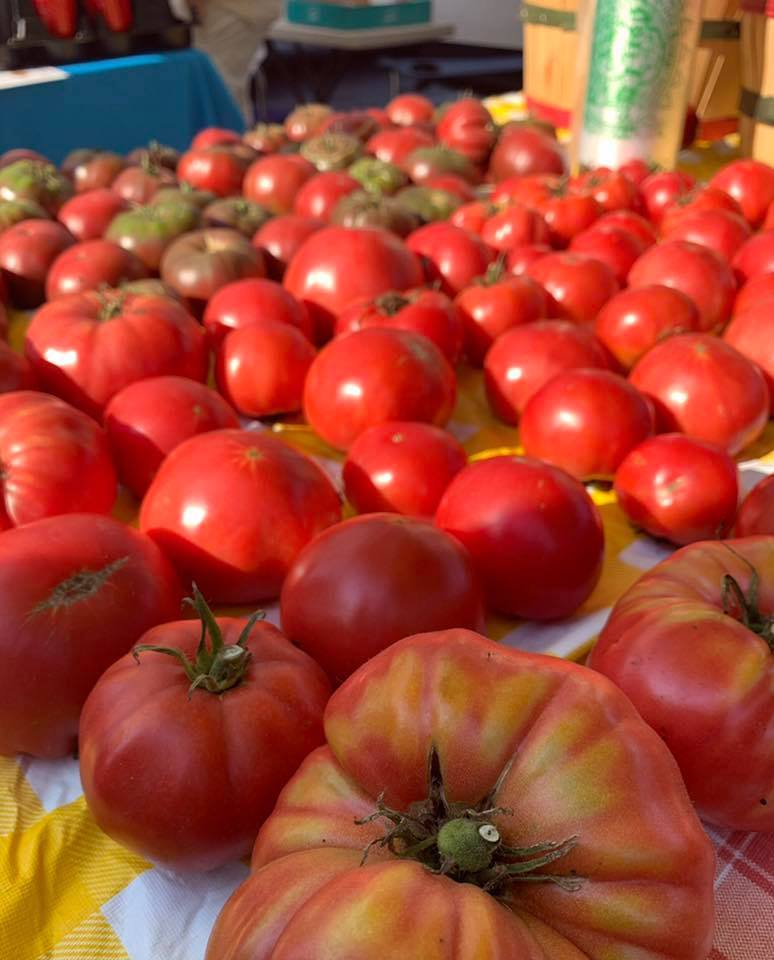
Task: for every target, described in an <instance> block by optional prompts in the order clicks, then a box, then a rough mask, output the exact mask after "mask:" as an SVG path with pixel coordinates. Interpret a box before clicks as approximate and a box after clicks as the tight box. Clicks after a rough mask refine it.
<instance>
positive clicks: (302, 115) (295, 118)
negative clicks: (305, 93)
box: [285, 103, 333, 143]
mask: <svg viewBox="0 0 774 960" xmlns="http://www.w3.org/2000/svg"><path fill="white" fill-rule="evenodd" d="M332 113H333V108H332V107H329V106H328V105H327V104H324V103H304V104H301V105H300V106H298V107H296V108H295V109H294V110H291V111H290V113H289V114H288V115H287V117H286V118H285V133H286V134H287V137H288V139H289V140H292V141H293V142H294V143H300V142H301V141H303V140H307V139H308V138H309V137H313V136H314V135H315V134H316V133H318V132H320V131H321V128H322V126H323V124H324V123H325V121H326V120H327V119H328V117H329V116H330V115H331V114H332Z"/></svg>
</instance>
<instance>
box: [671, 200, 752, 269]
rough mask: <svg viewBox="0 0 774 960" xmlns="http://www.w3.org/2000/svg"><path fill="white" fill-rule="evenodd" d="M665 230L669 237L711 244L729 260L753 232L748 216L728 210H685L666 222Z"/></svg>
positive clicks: (708, 245) (705, 244) (716, 251)
mask: <svg viewBox="0 0 774 960" xmlns="http://www.w3.org/2000/svg"><path fill="white" fill-rule="evenodd" d="M721 196H725V194H721ZM729 199H730V198H729ZM661 232H662V234H663V236H665V237H666V238H667V239H669V240H688V241H690V242H691V243H698V244H700V245H701V246H704V247H708V248H709V249H710V250H714V251H715V253H718V254H720V256H721V257H723V259H724V260H727V261H728V262H729V263H730V262H731V260H733V258H734V254H735V253H736V252H737V250H739V248H740V247H741V246H742V245H743V244H744V243H745V241H746V240H748V239H749V238H750V236H751V235H752V231H751V230H750V227H749V226H748V224H747V221H746V220H745V219H744V217H742V216H740V215H738V214H735V213H731V212H729V211H728V210H701V211H699V212H698V213H683V214H682V216H680V217H678V218H677V219H675V220H674V222H672V221H670V223H669V225H668V226H666V221H665V222H664V223H663V224H662V226H661Z"/></svg>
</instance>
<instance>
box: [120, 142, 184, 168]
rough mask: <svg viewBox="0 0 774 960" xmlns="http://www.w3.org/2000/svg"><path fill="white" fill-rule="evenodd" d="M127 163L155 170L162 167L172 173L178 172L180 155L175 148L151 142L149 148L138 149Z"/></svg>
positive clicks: (130, 155)
mask: <svg viewBox="0 0 774 960" xmlns="http://www.w3.org/2000/svg"><path fill="white" fill-rule="evenodd" d="M126 159H127V162H128V163H130V164H133V165H135V166H139V167H145V168H150V169H155V168H158V167H161V168H163V169H165V170H170V171H172V173H174V172H175V170H177V165H178V163H179V162H180V153H179V151H177V150H175V148H174V147H169V146H167V145H166V144H163V143H159V142H158V141H157V140H151V142H150V143H149V144H148V146H147V147H137V148H136V149H134V150H132V152H131V153H130V154H129V155H128V156H127V158H126Z"/></svg>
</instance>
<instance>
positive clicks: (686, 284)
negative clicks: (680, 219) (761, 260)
mask: <svg viewBox="0 0 774 960" xmlns="http://www.w3.org/2000/svg"><path fill="white" fill-rule="evenodd" d="M654 283H656V284H661V285H662V286H665V287H673V288H674V289H675V290H680V291H681V292H682V293H684V294H685V295H686V296H688V297H690V298H691V300H693V302H694V303H695V304H696V306H697V308H698V310H699V319H700V328H699V329H700V330H705V331H717V330H720V329H722V328H723V327H724V326H725V324H726V323H727V322H728V319H729V317H730V316H731V308H732V306H733V304H734V296H735V294H736V281H735V280H734V275H733V273H732V272H731V268H730V267H729V265H728V264H727V263H726V261H725V260H724V259H723V258H722V257H721V256H720V255H719V254H717V253H715V251H714V250H709V249H708V248H707V247H702V246H700V245H699V244H698V243H688V241H687V240H667V241H666V242H665V243H659V244H657V245H656V246H655V247H651V248H650V249H649V250H646V251H645V253H644V254H643V255H642V256H641V257H640V259H639V260H638V261H637V262H636V263H635V264H634V266H633V267H632V269H631V271H630V273H629V286H630V287H645V286H650V285H651V284H654Z"/></svg>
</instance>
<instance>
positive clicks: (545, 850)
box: [207, 630, 714, 960]
mask: <svg viewBox="0 0 774 960" xmlns="http://www.w3.org/2000/svg"><path fill="white" fill-rule="evenodd" d="M325 728H326V734H327V739H328V744H327V746H324V747H321V748H319V749H318V750H316V751H315V752H314V753H312V754H311V755H310V756H309V757H308V758H307V760H306V761H305V762H304V764H303V765H302V766H301V768H300V769H299V771H298V772H297V774H296V775H295V777H294V778H293V779H292V780H291V781H290V782H289V783H288V785H287V787H286V788H285V790H284V791H283V793H282V794H281V795H280V798H279V800H278V802H277V806H276V808H275V811H274V813H273V814H272V816H271V817H270V818H269V819H268V820H267V821H266V823H265V825H264V827H263V829H262V830H261V832H260V834H259V836H258V840H257V841H256V846H255V850H254V854H253V872H252V874H251V876H250V877H249V878H248V879H247V881H246V882H245V883H244V884H243V886H242V887H241V888H240V889H239V890H237V892H236V893H235V894H234V895H233V897H232V898H231V899H230V900H229V902H228V903H227V904H226V906H225V908H224V910H223V912H222V914H221V916H220V918H219V919H218V922H217V924H216V926H215V928H214V930H213V933H212V937H211V939H210V943H209V946H208V950H207V960H333V958H335V960H377V958H378V960H548V958H549V957H550V958H551V960H584V958H586V960H589V958H590V960H704V958H705V957H706V955H707V953H708V951H709V949H710V945H711V938H712V928H713V898H712V880H713V866H714V860H713V853H712V848H711V845H710V843H709V840H708V838H707V837H706V835H705V834H704V832H703V830H702V828H701V825H700V823H699V821H698V819H697V818H696V815H695V813H694V811H693V808H692V807H691V804H690V801H689V799H688V796H687V793H686V791H685V787H684V786H683V783H682V780H681V778H680V774H679V772H678V769H677V767H676V765H675V762H674V760H673V759H672V757H671V756H670V754H669V753H668V751H667V750H666V748H665V747H664V745H663V743H662V742H661V741H660V739H659V738H658V736H657V735H656V734H655V733H654V732H653V731H652V730H651V729H650V728H649V727H647V726H646V724H645V723H644V722H643V721H642V720H641V719H640V717H639V715H638V714H637V712H636V711H635V710H634V708H633V707H632V705H631V703H630V702H629V701H628V700H627V699H626V698H625V697H624V696H623V695H622V694H621V693H620V692H619V691H618V690H617V689H616V688H615V687H614V686H613V685H612V684H611V683H610V682H609V681H607V680H606V679H605V678H604V677H602V676H600V675H598V674H595V673H593V672H592V671H590V670H588V669H586V668H584V667H581V666H577V665H575V664H572V663H568V662H565V661H561V660H558V659H554V658H550V657H543V656H538V655H533V654H528V653H523V652H519V651H515V650H511V649H507V648H504V647H501V646H498V645H496V644H494V643H492V642H491V641H489V640H486V639H485V638H483V637H481V636H479V635H478V634H475V633H472V632H471V631H468V630H448V631H440V632H437V633H429V634H420V635H417V636H414V637H409V638H407V639H405V640H402V641H400V642H399V643H397V644H395V645H394V646H392V647H390V648H389V649H387V650H385V651H384V652H383V653H381V654H380V655H379V656H377V657H375V658H374V659H373V660H371V661H369V662H368V663H366V664H365V665H364V666H363V667H361V668H360V669H359V670H358V671H357V672H356V673H355V674H353V675H352V676H351V677H350V678H349V679H348V680H347V681H346V682H345V683H344V684H343V686H341V687H340V688H339V690H338V691H337V692H336V693H335V694H334V695H333V697H332V699H331V700H330V703H329V705H328V708H327V711H326V716H325ZM428 796H429V798H430V799H429V800H427V801H425V798H427V797H428ZM423 801H424V802H423ZM398 811H402V812H403V813H404V814H405V816H403V817H401V815H400V814H399V813H398ZM439 811H444V814H443V816H440V817H439V816H438V814H439ZM431 812H432V814H433V815H431ZM375 813H376V814H377V816H376V817H374V816H373V815H374V814H375ZM362 821H365V822H362ZM450 822H451V823H452V827H450V828H449V829H448V830H446V828H447V827H448V825H449V823H450ZM460 825H461V826H460ZM436 828H440V829H438V830H437V831H436ZM388 830H392V840H390V841H389V842H387V840H386V838H385V834H386V833H387V831H388ZM460 830H461V833H460ZM434 831H435V832H434ZM471 832H472V834H473V839H472V841H471V842H470V844H469V843H468V840H465V843H464V844H462V845H460V844H459V843H458V839H459V837H460V836H461V835H462V834H464V835H465V836H466V837H467V836H468V834H469V833H471ZM451 834H453V835H454V836H451ZM408 837H410V838H411V839H410V840H407V838H408ZM369 845H370V846H369ZM366 847H368V851H367V857H366V859H365V863H364V865H361V860H363V851H364V849H365V848H366ZM409 847H410V848H411V849H409ZM482 848H483V850H484V854H483V859H481V850H482ZM514 848H518V849H514ZM450 850H453V852H450ZM485 888H488V889H490V890H491V892H487V889H485Z"/></svg>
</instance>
